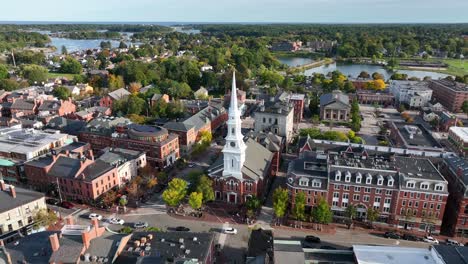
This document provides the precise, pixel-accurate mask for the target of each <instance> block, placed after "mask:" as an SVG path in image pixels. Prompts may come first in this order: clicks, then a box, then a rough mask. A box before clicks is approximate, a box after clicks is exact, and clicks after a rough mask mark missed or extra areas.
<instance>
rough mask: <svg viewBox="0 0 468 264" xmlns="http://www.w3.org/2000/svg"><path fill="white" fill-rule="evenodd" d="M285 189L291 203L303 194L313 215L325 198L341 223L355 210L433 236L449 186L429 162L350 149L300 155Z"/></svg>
mask: <svg viewBox="0 0 468 264" xmlns="http://www.w3.org/2000/svg"><path fill="white" fill-rule="evenodd" d="M287 186H288V189H289V191H290V194H291V197H292V199H291V203H292V204H294V199H295V196H296V195H297V194H298V193H299V192H304V193H305V195H306V198H307V206H308V208H309V210H310V209H311V208H312V207H313V206H315V205H316V203H317V202H318V201H319V199H320V197H323V198H324V199H326V200H327V202H328V203H329V205H330V206H331V209H332V211H333V213H334V215H335V217H337V218H340V217H344V216H345V210H346V208H347V207H348V206H350V205H353V206H355V207H356V209H357V214H358V216H357V217H358V219H362V220H364V219H366V215H367V210H368V209H369V208H373V209H375V210H377V211H378V212H379V219H378V222H382V223H386V224H389V225H391V226H396V227H398V228H405V229H415V230H420V231H425V232H429V231H430V232H433V233H438V232H440V227H441V225H442V219H443V215H444V211H445V205H446V202H447V197H448V191H447V181H446V180H445V179H444V178H443V177H442V175H441V174H440V173H439V171H438V170H437V169H436V168H435V166H434V165H433V164H432V162H431V161H430V160H428V159H420V158H409V157H398V156H395V155H394V154H390V153H385V154H383V153H372V154H369V153H368V151H366V150H364V149H362V148H355V149H352V148H351V147H349V148H348V149H346V150H344V151H340V152H334V151H333V152H329V153H328V154H325V153H320V152H310V151H305V152H303V153H301V155H300V157H299V158H298V159H296V160H294V161H292V162H291V163H290V164H289V169H288V179H287Z"/></svg>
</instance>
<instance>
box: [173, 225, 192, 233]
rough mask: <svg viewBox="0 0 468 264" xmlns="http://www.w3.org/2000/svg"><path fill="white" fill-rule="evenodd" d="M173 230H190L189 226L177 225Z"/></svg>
mask: <svg viewBox="0 0 468 264" xmlns="http://www.w3.org/2000/svg"><path fill="white" fill-rule="evenodd" d="M175 231H182V232H188V231H190V228H187V227H185V226H178V227H176V228H175Z"/></svg>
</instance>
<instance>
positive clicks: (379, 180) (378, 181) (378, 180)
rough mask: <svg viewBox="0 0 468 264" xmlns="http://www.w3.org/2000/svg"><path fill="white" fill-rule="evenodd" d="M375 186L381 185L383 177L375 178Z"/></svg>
mask: <svg viewBox="0 0 468 264" xmlns="http://www.w3.org/2000/svg"><path fill="white" fill-rule="evenodd" d="M377 185H383V176H382V175H380V174H379V175H378V176H377Z"/></svg>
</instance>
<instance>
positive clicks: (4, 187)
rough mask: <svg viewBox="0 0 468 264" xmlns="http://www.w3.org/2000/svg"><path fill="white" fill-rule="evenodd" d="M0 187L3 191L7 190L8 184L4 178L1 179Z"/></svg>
mask: <svg viewBox="0 0 468 264" xmlns="http://www.w3.org/2000/svg"><path fill="white" fill-rule="evenodd" d="M0 188H1V190H2V191H6V184H5V181H4V180H0Z"/></svg>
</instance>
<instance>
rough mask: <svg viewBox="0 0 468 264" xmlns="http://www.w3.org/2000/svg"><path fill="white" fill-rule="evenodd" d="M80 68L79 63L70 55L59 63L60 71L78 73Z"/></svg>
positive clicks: (81, 68)
mask: <svg viewBox="0 0 468 264" xmlns="http://www.w3.org/2000/svg"><path fill="white" fill-rule="evenodd" d="M82 70H83V66H81V63H80V62H79V61H77V60H76V59H74V58H72V57H67V58H66V59H65V60H63V61H62V63H60V72H62V73H71V74H80V73H81V71H82Z"/></svg>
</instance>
